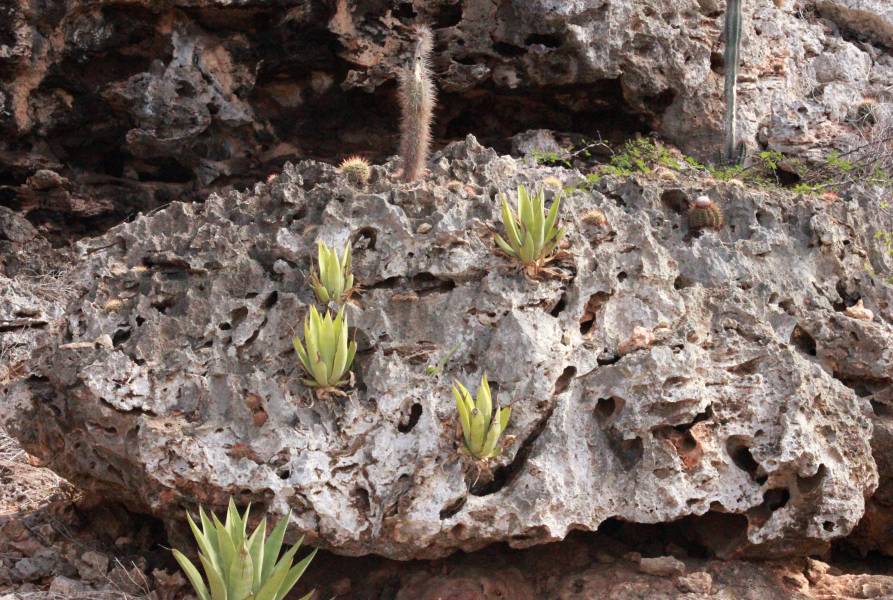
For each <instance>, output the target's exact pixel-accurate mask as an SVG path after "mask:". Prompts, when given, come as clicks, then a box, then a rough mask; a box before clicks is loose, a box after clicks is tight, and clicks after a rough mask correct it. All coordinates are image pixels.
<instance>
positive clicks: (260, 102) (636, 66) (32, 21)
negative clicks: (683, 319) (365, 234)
mask: <svg viewBox="0 0 893 600" xmlns="http://www.w3.org/2000/svg"><path fill="white" fill-rule="evenodd" d="M888 4H889V3H887V2H885V1H884V0H821V1H820V2H817V3H811V2H804V1H801V0H797V1H794V0H786V1H785V2H769V1H768V0H765V1H760V2H746V3H745V7H744V10H745V14H744V23H743V32H744V33H743V46H742V64H741V69H740V77H739V88H740V89H739V99H740V112H739V131H740V135H741V139H742V140H743V141H744V142H745V143H746V144H747V145H748V147H749V148H750V149H751V150H756V149H772V150H778V151H782V152H786V153H789V154H792V155H794V156H795V157H797V158H806V159H815V160H823V158H824V157H825V156H827V154H828V152H829V151H830V150H831V149H838V150H840V151H846V150H849V149H851V148H853V147H856V146H860V145H863V144H866V143H872V142H879V141H880V140H884V139H886V138H887V137H889V136H888V132H889V130H890V127H891V123H893V108H891V101H893V100H891V92H890V90H891V86H893V59H891V56H890V53H889V52H888V51H887V49H888V48H890V47H891V45H893V42H891V39H893V35H891V17H890V8H889V5H888ZM724 9H725V3H724V2H722V1H721V0H674V1H673V2H667V1H666V0H612V1H611V2H605V1H604V0H529V1H525V2H493V1H492V0H464V1H462V2H456V1H452V0H415V1H414V2H408V1H405V0H387V1H384V0H381V1H377V2H358V1H355V0H337V1H332V2H310V1H308V0H277V1H276V2H267V1H259V0H254V1H251V2H249V1H247V0H238V1H220V0H165V1H161V2H156V1H149V0H134V1H130V2H111V1H102V2H84V1H80V0H72V1H70V2H65V3H56V4H54V5H53V6H52V7H43V6H41V7H32V6H31V3H30V2H28V1H27V0H11V1H7V2H4V3H3V6H2V7H0V132H2V135H0V174H2V175H3V178H2V180H0V183H2V186H3V188H2V189H0V194H2V196H0V197H2V198H4V200H6V199H7V198H8V197H10V196H11V197H12V200H13V201H14V203H13V204H12V205H14V206H16V207H21V209H22V210H24V211H25V212H27V213H29V214H30V215H31V218H32V219H33V220H35V221H46V222H48V223H50V224H52V225H53V227H55V228H56V229H59V230H62V233H64V234H66V235H67V234H71V233H76V234H78V235H84V234H90V233H94V232H96V231H100V230H103V231H104V229H105V227H108V226H111V225H113V224H116V223H118V222H120V221H121V220H123V219H124V218H127V217H130V216H132V215H133V214H135V213H136V212H138V211H139V210H149V209H152V208H155V207H157V206H160V205H164V204H166V203H167V202H169V201H171V200H173V199H186V198H191V199H197V200H201V199H203V198H204V197H205V196H207V193H208V192H209V191H210V190H214V189H219V188H221V187H224V186H227V185H250V183H251V182H253V181H258V180H262V179H264V178H265V177H266V176H267V175H269V174H270V173H272V172H278V171H279V170H281V166H282V164H283V163H284V162H285V161H286V160H292V161H294V160H297V159H300V158H304V157H320V156H322V157H328V158H330V161H329V162H337V160H340V159H341V158H343V157H344V156H346V155H348V154H350V153H355V152H360V153H363V154H364V155H366V156H368V157H373V158H378V159H383V158H384V157H386V156H388V155H389V154H390V153H392V152H394V151H395V149H396V138H395V135H394V132H395V130H396V123H397V119H398V116H397V114H396V113H397V108H396V102H395V99H394V97H393V94H392V87H391V84H392V82H393V80H394V78H395V76H396V74H397V71H398V69H399V68H401V67H402V66H404V65H405V63H406V57H407V50H408V47H409V44H408V42H409V41H410V40H409V35H410V34H409V32H408V25H409V24H411V23H413V22H416V21H423V22H426V23H429V24H430V25H431V27H432V28H433V30H434V32H435V37H436V44H435V52H434V70H435V72H436V78H437V81H436V83H437V86H438V88H439V90H440V94H441V99H442V102H441V104H440V109H439V110H438V111H437V114H436V116H435V124H434V137H435V142H436V143H437V144H441V143H443V141H444V140H454V139H457V138H461V137H462V136H464V135H465V134H466V133H473V134H475V135H477V136H478V138H480V139H482V140H486V141H487V142H488V143H490V144H503V145H504V144H505V143H506V140H508V139H509V138H510V137H511V136H512V135H513V134H516V133H519V132H521V131H525V130H528V129H535V128H548V129H553V130H558V131H565V132H576V133H577V134H582V135H585V136H588V137H589V138H590V139H595V138H596V137H598V136H600V135H601V136H603V137H605V138H606V139H616V138H620V137H625V136H629V135H630V134H631V133H633V132H638V131H646V130H651V131H654V132H657V133H659V134H661V135H662V136H664V137H665V138H667V139H668V140H670V141H672V142H674V143H675V144H676V145H678V146H680V147H681V148H683V149H685V150H686V151H687V152H689V153H691V154H694V155H697V156H698V157H699V158H700V159H702V160H715V159H716V157H717V156H718V154H719V151H720V148H721V146H722V122H723V114H724V110H725V109H724V104H723V100H722V86H723V77H724V65H723V50H724V42H723V41H722V26H723V11H724ZM888 150H889V148H888ZM41 172H43V173H52V174H54V175H55V176H56V177H55V178H54V179H53V180H51V181H47V180H46V178H40V177H36V178H35V175H36V174H37V173H41ZM63 182H64V183H65V185H61V184H62V183H63ZM57 183H58V184H60V185H56V184H57ZM66 215H69V216H75V217H76V218H74V219H67V218H65V217H66Z"/></svg>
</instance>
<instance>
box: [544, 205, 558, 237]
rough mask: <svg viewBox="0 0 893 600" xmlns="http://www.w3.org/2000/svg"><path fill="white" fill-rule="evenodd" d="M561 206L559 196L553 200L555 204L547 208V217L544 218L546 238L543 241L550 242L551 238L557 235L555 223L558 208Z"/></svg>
mask: <svg viewBox="0 0 893 600" xmlns="http://www.w3.org/2000/svg"><path fill="white" fill-rule="evenodd" d="M560 206H561V196H558V197H557V198H555V202H553V203H552V206H551V207H550V208H549V216H548V217H546V223H545V231H546V238H545V241H547V242H548V241H550V240H551V239H552V238H553V237H555V236H556V235H558V231H559V230H557V229H555V223H556V222H557V221H558V208H559V207H560Z"/></svg>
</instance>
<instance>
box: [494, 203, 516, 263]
mask: <svg viewBox="0 0 893 600" xmlns="http://www.w3.org/2000/svg"><path fill="white" fill-rule="evenodd" d="M502 223H503V225H504V226H505V234H506V237H507V238H508V244H509V245H510V247H511V248H515V249H517V248H520V247H521V236H520V235H519V234H518V228H517V227H516V226H515V217H514V215H513V214H512V211H511V209H510V208H509V203H508V200H506V198H505V196H503V197H502ZM497 237H498V236H497ZM500 239H501V238H500ZM497 243H498V242H497ZM503 249H504V248H503ZM510 253H512V252H510Z"/></svg>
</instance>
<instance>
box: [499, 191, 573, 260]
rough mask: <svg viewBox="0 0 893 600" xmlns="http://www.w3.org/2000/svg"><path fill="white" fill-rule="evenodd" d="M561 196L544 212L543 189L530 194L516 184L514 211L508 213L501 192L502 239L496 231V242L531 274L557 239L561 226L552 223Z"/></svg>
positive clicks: (548, 258)
mask: <svg viewBox="0 0 893 600" xmlns="http://www.w3.org/2000/svg"><path fill="white" fill-rule="evenodd" d="M560 204H561V198H556V199H555V201H554V202H553V203H552V207H551V208H550V209H549V212H548V214H546V208H545V193H544V192H543V190H540V191H539V192H538V193H537V194H536V195H535V196H533V197H531V196H530V194H529V193H528V192H527V188H526V187H524V186H523V185H522V186H519V187H518V206H517V211H516V212H515V213H512V210H511V208H510V207H509V203H508V200H507V199H506V197H505V195H503V196H502V223H503V225H504V226H505V234H506V238H507V240H506V239H504V238H503V237H502V236H500V235H498V234H497V235H496V244H497V245H498V246H499V247H500V249H502V251H503V252H505V253H506V254H508V255H509V256H511V257H512V258H514V259H516V260H518V262H520V263H521V266H522V267H523V268H524V271H525V272H526V273H527V274H528V275H530V276H533V277H535V276H536V275H537V274H538V273H539V271H540V269H542V267H543V265H545V264H546V263H547V262H549V260H550V256H551V254H552V252H553V251H554V250H555V248H556V247H557V246H558V243H559V242H560V241H561V239H562V237H564V230H563V229H561V228H559V227H557V226H556V221H557V220H558V207H559V206H560Z"/></svg>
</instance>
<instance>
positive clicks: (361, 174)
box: [338, 156, 372, 186]
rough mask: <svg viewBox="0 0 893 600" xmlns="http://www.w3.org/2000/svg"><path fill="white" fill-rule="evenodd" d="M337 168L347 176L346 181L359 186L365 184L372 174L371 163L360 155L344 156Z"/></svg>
mask: <svg viewBox="0 0 893 600" xmlns="http://www.w3.org/2000/svg"><path fill="white" fill-rule="evenodd" d="M338 170H339V171H341V173H342V174H343V175H344V176H345V177H347V180H348V181H350V182H351V183H353V184H354V185H360V186H362V185H366V183H368V182H369V177H370V176H371V175H372V165H370V164H369V161H368V160H366V159H365V158H362V157H360V156H351V157H349V158H345V159H344V161H343V162H342V163H341V164H340V165H338Z"/></svg>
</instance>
